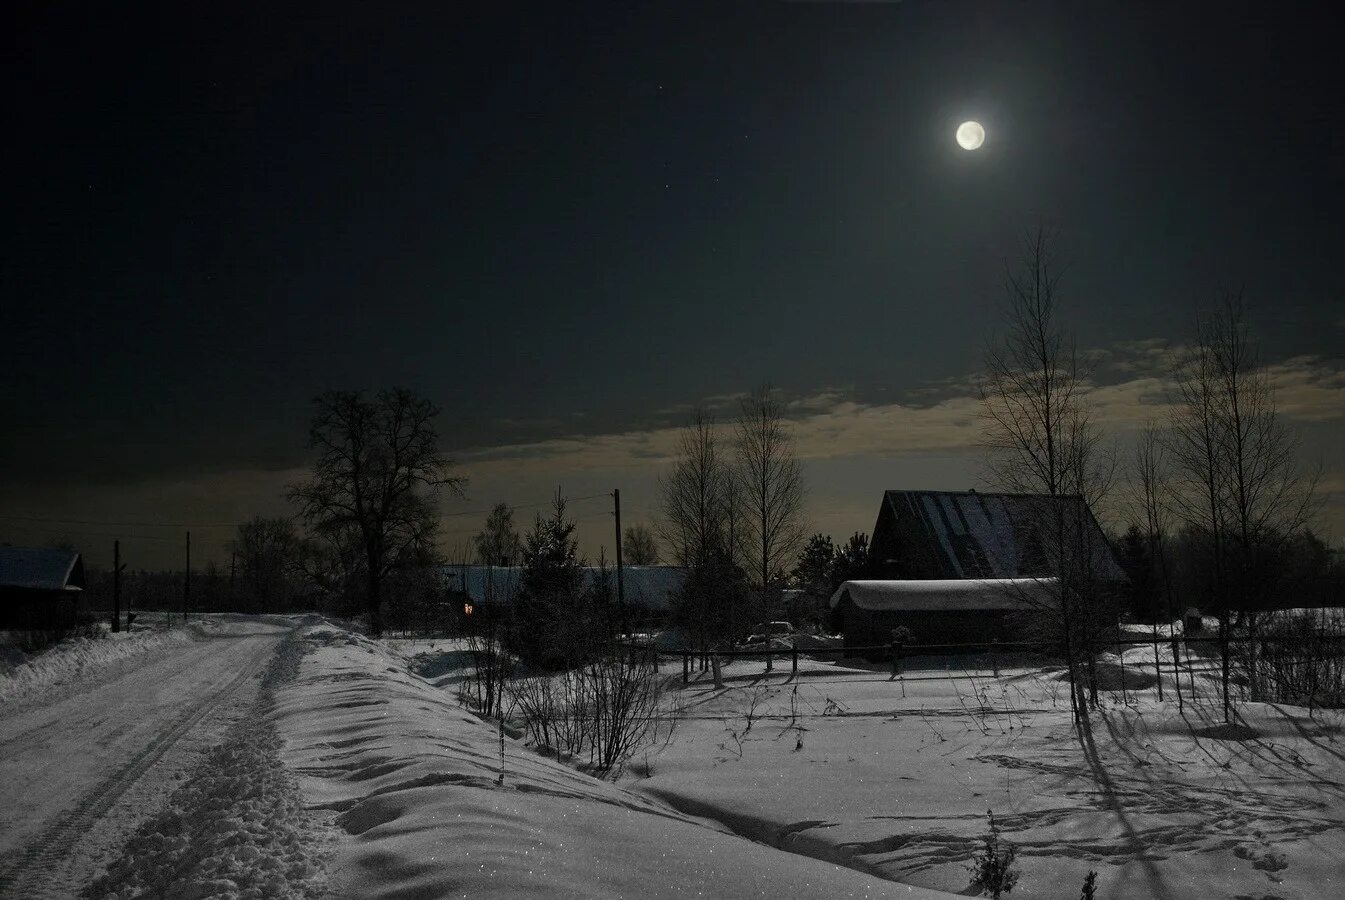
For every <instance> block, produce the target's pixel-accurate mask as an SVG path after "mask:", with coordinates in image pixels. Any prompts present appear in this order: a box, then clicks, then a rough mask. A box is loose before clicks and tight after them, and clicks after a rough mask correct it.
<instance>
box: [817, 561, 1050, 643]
mask: <svg viewBox="0 0 1345 900" xmlns="http://www.w3.org/2000/svg"><path fill="white" fill-rule="evenodd" d="M1058 597H1059V593H1058V582H1057V580H1056V579H1054V578H938V579H931V578H925V579H902V580H887V581H846V582H844V583H842V584H841V586H840V587H838V588H837V589H836V591H835V593H833V594H832V595H831V601H830V605H831V610H832V616H833V618H834V619H836V620H838V622H839V625H840V627H841V630H842V632H843V633H844V635H845V646H846V647H875V646H885V645H887V644H888V643H890V642H892V641H893V632H894V630H895V629H899V628H904V629H906V630H907V631H908V632H909V633H908V635H907V636H906V638H905V643H908V644H913V645H914V644H962V643H982V642H985V641H990V640H994V639H996V638H1000V639H1007V638H1008V637H1012V636H1014V634H1015V630H1016V629H1015V627H1014V625H1015V619H1014V616H1015V615H1017V614H1023V613H1027V612H1030V611H1032V610H1039V609H1049V608H1051V607H1052V606H1054V605H1057V604H1058V603H1059V599H1058Z"/></svg>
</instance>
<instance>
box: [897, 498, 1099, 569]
mask: <svg viewBox="0 0 1345 900" xmlns="http://www.w3.org/2000/svg"><path fill="white" fill-rule="evenodd" d="M1061 522H1063V523H1065V526H1066V528H1067V531H1068V534H1069V535H1070V546H1073V547H1078V548H1080V550H1081V553H1082V557H1081V558H1085V559H1090V560H1091V569H1092V573H1093V574H1094V576H1095V577H1097V578H1099V579H1102V580H1106V581H1120V580H1123V579H1124V578H1125V573H1124V572H1123V570H1122V569H1121V567H1120V565H1119V564H1118V563H1117V562H1116V557H1115V555H1114V554H1113V552H1112V549H1111V545H1110V543H1109V542H1108V541H1107V537H1106V535H1105V534H1103V532H1102V528H1101V526H1099V525H1098V523H1097V519H1095V518H1094V517H1093V513H1092V511H1091V510H1089V508H1088V505H1087V504H1086V503H1085V502H1084V501H1083V498H1081V497H1078V496H1056V497H1052V496H1048V495H1043V494H995V493H981V492H979V491H901V490H890V491H886V492H885V493H884V494H883V506H882V508H881V509H880V511H879V515H878V522H877V524H876V525H875V526H874V535H873V542H872V543H873V547H874V549H875V551H877V553H878V554H879V555H880V556H888V555H890V556H892V557H893V558H892V560H891V561H890V563H889V560H886V559H882V558H876V559H875V561H876V563H877V564H878V566H879V567H880V569H881V567H883V566H884V565H885V564H887V565H888V568H889V570H892V569H895V570H896V571H898V572H900V576H901V577H913V578H1018V577H1035V576H1045V575H1051V574H1053V568H1054V566H1053V561H1052V560H1051V559H1050V557H1051V555H1052V554H1053V552H1054V551H1053V550H1052V548H1053V547H1056V546H1058V545H1059V541H1057V540H1055V539H1054V535H1055V534H1056V529H1057V526H1058V525H1059V524H1060V523H1061Z"/></svg>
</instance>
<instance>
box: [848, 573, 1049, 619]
mask: <svg viewBox="0 0 1345 900" xmlns="http://www.w3.org/2000/svg"><path fill="white" fill-rule="evenodd" d="M1055 589H1056V580H1055V579H1054V578H942V579H926V580H922V581H917V580H901V581H847V582H844V583H843V584H842V585H841V586H840V587H838V588H837V589H836V592H835V593H834V594H832V595H831V604H830V605H831V608H832V609H835V608H836V606H837V604H839V603H840V602H841V600H842V598H844V597H846V596H849V598H850V602H851V603H853V604H854V605H855V606H858V607H859V608H860V609H867V610H875V611H905V612H916V611H938V612H946V611H949V610H1012V609H1029V608H1032V607H1034V606H1040V605H1044V604H1048V603H1054V602H1055V600H1054V597H1055Z"/></svg>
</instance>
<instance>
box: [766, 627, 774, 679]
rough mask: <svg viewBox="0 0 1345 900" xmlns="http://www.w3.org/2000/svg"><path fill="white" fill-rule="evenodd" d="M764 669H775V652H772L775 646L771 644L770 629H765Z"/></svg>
mask: <svg viewBox="0 0 1345 900" xmlns="http://www.w3.org/2000/svg"><path fill="white" fill-rule="evenodd" d="M766 632H767V634H766V671H767V672H773V671H775V654H774V653H773V652H772V651H773V650H774V649H775V648H774V647H772V646H771V636H770V629H769V628H767V629H766Z"/></svg>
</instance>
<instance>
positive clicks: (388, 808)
mask: <svg viewBox="0 0 1345 900" xmlns="http://www.w3.org/2000/svg"><path fill="white" fill-rule="evenodd" d="M304 640H305V641H306V642H307V643H308V644H309V645H310V648H311V650H312V652H310V653H309V654H307V655H306V656H305V657H304V659H303V661H302V663H301V666H300V670H299V676H298V678H297V679H296V680H295V681H294V682H292V683H291V684H290V685H289V686H287V687H284V688H282V689H280V690H279V691H278V694H277V727H278V729H279V731H280V734H281V736H282V738H283V739H284V741H285V751H284V753H283V758H284V760H285V762H286V764H287V765H288V766H289V767H290V768H291V769H292V770H293V771H295V772H297V773H299V775H300V787H301V790H302V792H303V796H304V798H305V801H306V802H307V803H308V804H309V806H310V807H312V808H313V809H314V810H315V811H320V812H326V814H327V815H328V816H330V817H331V819H332V820H333V821H334V822H335V824H336V825H337V826H339V828H340V829H341V830H342V832H343V833H344V835H345V836H344V838H343V840H342V841H341V842H340V843H339V844H338V846H337V848H336V851H335V855H334V857H333V859H332V862H331V866H330V873H329V875H330V879H331V881H330V883H331V887H332V889H333V892H334V893H335V894H337V895H339V896H350V897H394V896H396V897H459V896H471V897H479V896H494V897H548V898H550V897H686V896H706V897H756V896H771V897H791V898H792V897H828V898H832V897H909V898H916V897H933V896H942V895H940V894H937V893H935V892H930V891H924V890H921V889H919V888H908V887H905V886H902V885H897V884H894V883H891V882H888V881H883V880H880V879H876V878H873V877H871V876H869V875H866V874H862V873H860V872H856V871H853V870H851V869H849V868H844V867H840V866H836V865H832V864H828V863H825V862H820V861H817V860H814V859H811V858H808V857H804V856H798V855H794V854H788V853H781V852H779V851H778V850H774V849H772V848H770V847H765V846H762V845H761V844H759V843H754V842H751V841H748V840H744V839H742V838H740V837H737V836H734V835H732V834H729V833H726V830H725V829H723V828H719V827H714V826H712V825H710V824H708V823H705V822H703V821H700V820H698V819H696V818H694V817H691V816H687V815H683V814H680V813H677V812H675V811H673V810H672V809H670V808H669V807H668V806H667V805H665V804H664V803H663V802H661V801H659V800H656V799H654V798H651V797H647V796H641V795H639V794H637V793H632V792H630V791H627V790H625V789H623V788H621V787H619V786H616V785H613V784H611V783H608V782H603V781H598V780H596V779H593V778H590V777H588V776H586V775H583V774H581V773H579V772H577V771H575V770H574V769H572V768H570V767H568V766H565V765H561V764H559V763H556V762H554V761H552V760H548V759H543V758H541V757H539V756H538V755H536V754H535V753H533V752H532V751H531V750H529V749H527V748H525V747H524V746H522V744H521V743H520V742H518V741H516V740H514V739H513V738H510V737H507V736H506V737H505V738H504V741H503V752H504V764H503V775H504V777H503V780H502V781H501V780H500V774H501V762H500V754H501V739H500V735H499V732H498V730H497V729H496V728H495V727H494V726H492V725H490V724H487V723H485V722H482V721H481V720H479V719H477V718H475V717H474V716H472V715H469V714H468V713H466V712H465V711H464V710H463V709H462V708H461V707H460V706H458V705H457V703H456V702H455V700H454V698H453V691H452V688H451V685H449V684H447V682H448V681H450V680H451V679H452V677H453V676H452V675H450V674H444V675H442V676H441V677H440V679H439V680H441V681H444V682H445V683H446V684H445V686H444V687H436V686H435V685H432V684H431V683H429V682H428V681H426V680H425V679H424V678H421V677H418V676H416V675H414V674H412V673H410V672H409V671H408V661H407V656H406V655H404V654H406V653H414V652H416V651H417V650H419V649H422V648H418V647H416V646H415V645H414V644H408V643H404V642H395V641H394V642H389V644H390V645H391V646H389V644H381V643H376V642H373V641H370V640H368V639H366V638H363V637H359V636H357V635H354V634H351V633H350V632H347V631H343V630H341V629H338V628H335V627H325V626H324V627H315V628H309V629H305V631H304ZM424 649H428V648H424ZM444 649H445V650H446V651H447V652H449V653H453V652H455V650H457V649H460V648H456V647H454V646H447V647H444ZM424 661H425V660H424V659H422V662H424Z"/></svg>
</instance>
